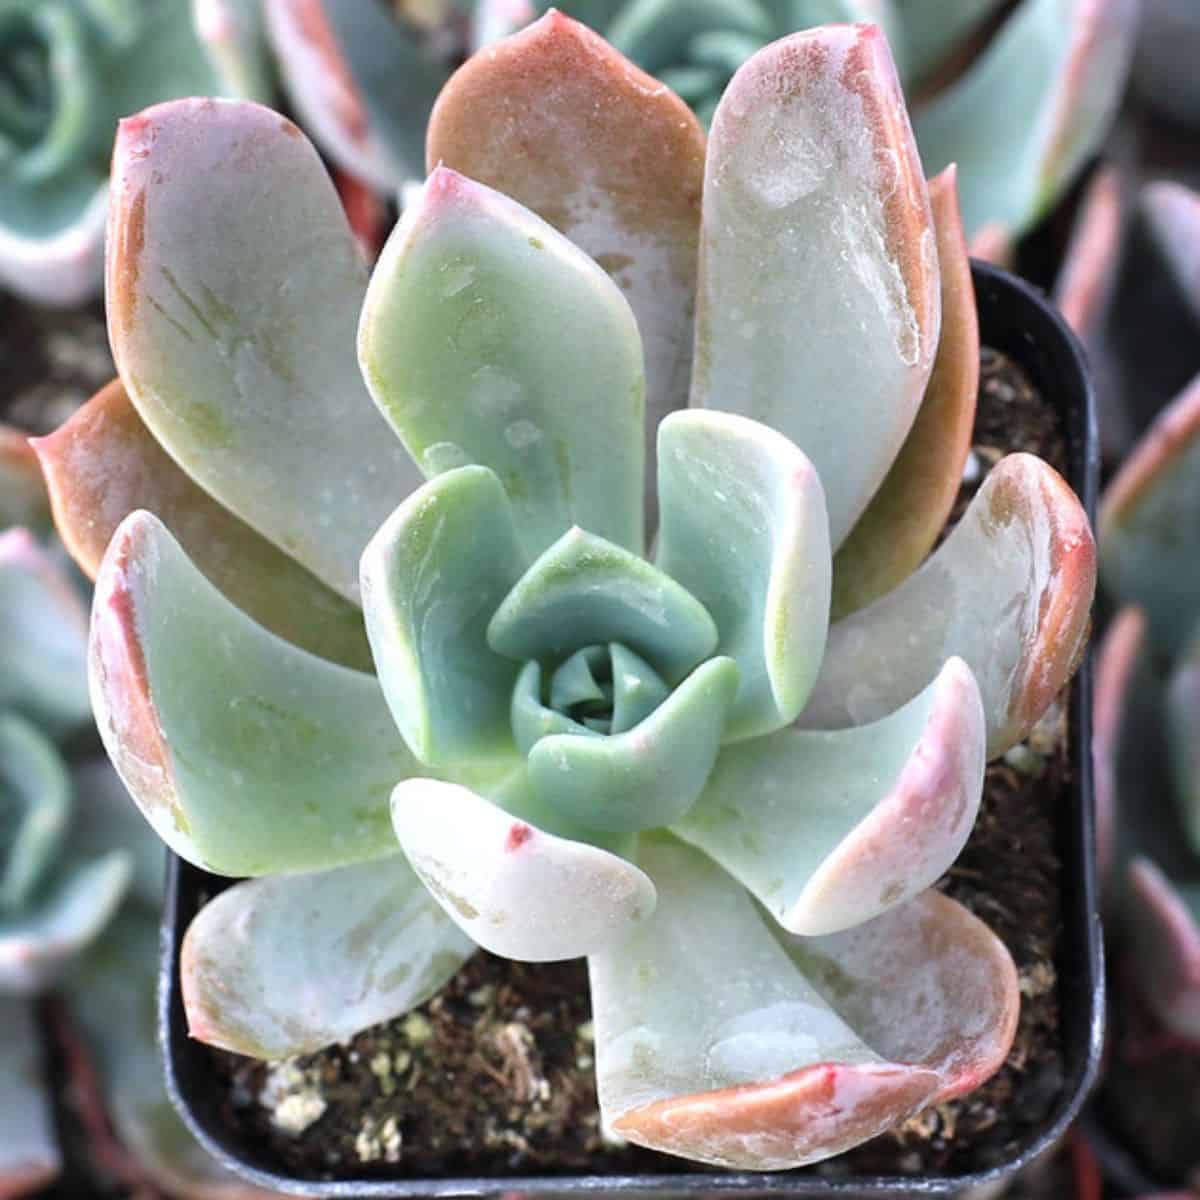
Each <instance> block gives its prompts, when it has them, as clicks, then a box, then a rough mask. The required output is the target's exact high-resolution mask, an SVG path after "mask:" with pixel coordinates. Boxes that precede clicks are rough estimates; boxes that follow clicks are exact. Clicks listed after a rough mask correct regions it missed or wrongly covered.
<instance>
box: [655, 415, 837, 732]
mask: <svg viewBox="0 0 1200 1200" xmlns="http://www.w3.org/2000/svg"><path fill="white" fill-rule="evenodd" d="M658 458H659V463H658V471H659V493H660V496H659V502H660V507H661V512H662V526H661V528H660V530H659V537H658V558H657V561H658V565H659V567H660V568H661V569H662V570H663V571H665V572H666V573H667V574H668V575H670V576H671V577H672V578H673V579H676V580H678V581H679V582H680V583H681V584H683V586H684V587H686V588H687V589H688V590H689V591H690V592H691V593H692V595H694V596H695V597H696V598H697V599H698V600H699V601H700V602H701V603H702V604H703V605H704V606H705V608H706V609H707V610H708V612H709V613H711V615H712V618H713V620H714V621H715V622H716V625H717V630H718V633H719V638H718V641H717V646H716V652H717V653H720V654H727V655H729V656H730V657H731V658H732V659H733V660H734V661H735V662H736V663H737V666H738V672H739V675H740V679H741V683H740V687H739V690H738V695H737V699H736V701H735V702H734V706H733V710H732V711H731V713H730V714H729V719H728V722H727V724H726V728H725V733H724V738H725V740H730V739H733V738H743V737H754V736H757V735H759V734H762V733H768V732H770V731H771V730H773V729H779V728H780V727H781V726H783V725H786V724H787V723H788V722H789V721H793V720H795V718H796V716H797V714H798V713H799V712H800V710H801V709H802V708H803V707H804V702H805V700H807V699H808V694H809V692H810V691H811V690H812V685H813V683H814V681H815V680H816V677H817V671H818V669H819V668H820V665H821V653H822V651H823V649H824V646H825V635H826V631H827V629H828V625H829V578H830V576H829V523H828V519H827V517H826V514H825V496H824V493H823V491H822V488H821V481H820V480H819V479H818V478H817V474H816V472H815V471H814V470H813V466H812V463H810V462H809V461H808V459H807V458H805V456H804V455H803V454H802V453H801V452H800V451H799V450H797V449H796V447H795V446H794V445H793V444H792V443H791V442H789V441H788V440H787V438H785V437H783V436H782V435H781V434H778V433H776V432H775V431H774V430H772V429H768V428H767V427H765V426H763V425H759V424H758V423H757V422H754V421H748V420H746V419H745V418H744V417H737V416H733V415H731V414H729V413H717V412H698V411H691V412H684V413H676V414H673V415H672V416H669V417H668V418H667V419H666V420H665V421H664V422H663V423H662V425H661V427H660V430H659V439H658Z"/></svg>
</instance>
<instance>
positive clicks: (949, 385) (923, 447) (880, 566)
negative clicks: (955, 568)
mask: <svg viewBox="0 0 1200 1200" xmlns="http://www.w3.org/2000/svg"><path fill="white" fill-rule="evenodd" d="M929 202H930V205H931V207H932V209H933V227H934V232H935V234H936V237H937V252H938V270H939V272H940V275H941V285H942V288H941V290H942V333H941V337H940V339H939V340H938V349H937V358H936V359H934V363H933V374H932V375H930V377H929V383H928V385H927V386H926V388H925V398H924V399H923V400H922V401H921V409H920V411H919V412H918V413H917V419H916V420H915V421H914V422H913V427H912V429H911V430H910V431H909V434H908V437H907V438H906V439H905V441H904V446H903V447H902V448H901V450H900V453H899V455H897V457H896V461H895V462H894V463H893V464H892V468H891V470H890V471H888V473H887V478H886V479H884V481H883V483H882V484H881V485H880V487H879V490H878V491H877V492H876V493H875V495H874V496H873V497H872V499H871V503H870V504H868V505H867V509H866V511H865V512H864V513H863V515H862V516H861V517H859V519H858V521H857V522H856V524H855V526H854V529H853V530H852V531H851V533H850V536H849V537H848V538H847V539H846V541H845V542H843V543H842V548H841V549H840V550H839V551H838V553H837V557H836V558H835V559H834V560H833V613H834V619H835V620H836V619H837V618H838V617H842V616H845V615H846V614H847V613H850V612H853V611H854V610H855V609H859V608H863V607H864V606H865V605H867V604H869V603H870V602H871V601H872V600H875V599H876V598H878V597H879V596H882V595H883V594H884V593H885V592H889V591H891V589H892V588H894V587H895V586H896V585H897V584H899V583H902V582H903V581H904V580H905V579H907V578H908V576H909V575H910V574H912V572H913V571H914V570H915V569H916V568H917V566H918V565H919V564H920V562H921V560H922V559H923V558H924V557H925V555H926V554H928V553H929V550H930V548H931V547H932V546H933V544H934V542H936V541H937V537H938V534H939V533H941V531H942V529H943V527H944V526H945V524H946V518H947V517H948V516H949V515H950V509H951V507H952V506H953V504H954V501H955V498H956V497H957V496H958V489H959V485H960V484H961V482H962V474H963V466H964V465H965V463H966V461H967V454H968V453H969V452H970V449H971V428H972V425H973V423H974V420H975V393H976V392H977V390H978V388H979V318H978V316H977V315H976V312H975V288H974V287H973V285H972V283H971V263H970V260H969V259H968V258H967V243H966V240H965V239H964V237H963V228H962V218H961V216H960V215H959V211H958V185H957V172H956V169H955V168H954V167H947V168H946V170H945V171H943V172H942V173H941V174H940V175H938V176H937V178H935V179H931V180H930V181H929Z"/></svg>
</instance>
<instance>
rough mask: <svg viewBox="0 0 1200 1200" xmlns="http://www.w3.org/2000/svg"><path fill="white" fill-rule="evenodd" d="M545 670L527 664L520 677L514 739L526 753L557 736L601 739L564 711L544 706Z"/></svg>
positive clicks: (515, 696)
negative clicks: (552, 735)
mask: <svg viewBox="0 0 1200 1200" xmlns="http://www.w3.org/2000/svg"><path fill="white" fill-rule="evenodd" d="M542 693H543V688H542V667H541V664H540V663H538V662H536V661H530V662H527V663H526V664H525V665H524V666H523V667H522V668H521V671H520V674H519V675H518V676H517V682H516V686H515V687H514V688H513V693H512V708H511V713H510V717H511V720H512V732H513V737H514V738H515V739H516V743H517V748H518V749H519V750H520V751H521V753H522V754H528V753H529V751H530V750H531V749H532V748H533V746H534V744H535V743H536V742H538V741H540V740H541V739H542V738H544V737H549V736H550V735H551V734H556V733H573V734H578V735H580V736H582V737H599V736H600V734H599V733H597V732H596V731H595V730H592V729H589V728H588V727H587V726H586V725H582V724H580V723H579V722H578V721H576V720H574V719H573V718H572V717H570V716H568V715H567V714H566V713H564V712H559V711H558V710H556V709H553V708H549V707H547V706H546V705H545V704H543V703H542Z"/></svg>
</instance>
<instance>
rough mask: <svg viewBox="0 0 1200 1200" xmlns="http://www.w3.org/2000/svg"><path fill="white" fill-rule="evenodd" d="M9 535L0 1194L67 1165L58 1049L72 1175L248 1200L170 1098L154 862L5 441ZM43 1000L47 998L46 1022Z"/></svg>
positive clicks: (76, 611)
mask: <svg viewBox="0 0 1200 1200" xmlns="http://www.w3.org/2000/svg"><path fill="white" fill-rule="evenodd" d="M0 522H2V523H3V525H4V526H5V528H4V531H3V532H0V645H3V647H4V656H3V666H2V667H0V1096H3V1098H4V1102H3V1104H0V1194H2V1195H4V1196H6V1197H9V1196H13V1197H15V1196H23V1195H26V1194H28V1193H32V1192H34V1191H37V1190H39V1189H40V1188H42V1187H43V1186H45V1185H46V1184H47V1183H48V1182H49V1181H50V1180H51V1179H53V1178H54V1177H55V1176H56V1175H57V1174H58V1173H59V1171H60V1170H62V1169H63V1168H64V1160H63V1151H62V1149H61V1147H60V1145H59V1136H58V1119H57V1118H56V1115H55V1102H54V1098H53V1095H52V1086H53V1085H52V1084H51V1082H50V1079H49V1074H48V1071H47V1063H48V1059H49V1051H48V1049H47V1047H48V1044H49V1040H54V1041H55V1042H56V1043H57V1044H59V1046H60V1050H61V1051H64V1054H63V1057H64V1060H65V1061H66V1064H67V1065H66V1069H65V1072H64V1074H65V1076H66V1078H67V1079H68V1080H69V1082H70V1087H69V1091H70V1094H71V1095H72V1096H73V1097H74V1101H75V1104H76V1105H77V1108H78V1112H79V1114H80V1115H79V1120H80V1123H81V1125H82V1127H83V1129H84V1133H85V1135H86V1136H85V1137H84V1138H83V1139H82V1140H84V1141H86V1142H87V1153H88V1155H89V1163H88V1164H87V1165H86V1167H84V1166H83V1164H80V1163H78V1162H76V1163H73V1164H67V1169H68V1171H69V1172H70V1171H78V1170H80V1169H81V1167H82V1168H83V1169H84V1170H87V1171H90V1172H91V1173H92V1177H93V1178H102V1179H106V1180H107V1181H108V1182H109V1183H110V1184H115V1185H119V1186H122V1187H127V1188H130V1189H132V1190H135V1191H136V1189H137V1188H138V1187H139V1186H142V1185H145V1184H147V1183H153V1184H154V1185H156V1186H157V1187H159V1188H162V1189H163V1190H165V1191H166V1192H167V1193H169V1194H171V1195H179V1196H186V1197H200V1196H208V1195H213V1196H217V1195H219V1196H226V1197H229V1196H234V1195H246V1194H248V1192H247V1190H246V1189H245V1188H244V1187H243V1186H242V1185H241V1184H240V1183H237V1182H236V1181H234V1180H233V1179H232V1177H231V1176H229V1175H227V1174H226V1173H225V1172H224V1171H223V1170H222V1169H221V1168H219V1167H218V1166H217V1164H216V1163H214V1162H213V1161H212V1160H211V1159H209V1158H208V1156H207V1154H205V1153H204V1152H203V1151H202V1150H201V1149H200V1148H199V1146H198V1145H197V1144H196V1143H195V1142H194V1141H193V1140H192V1139H191V1137H190V1135H189V1134H188V1133H187V1132H186V1130H184V1129H183V1127H182V1125H181V1123H180V1122H179V1119H178V1118H177V1117H176V1116H175V1114H174V1110H173V1109H172V1108H171V1106H170V1103H169V1102H168V1100H167V1097H166V1093H165V1090H164V1088H163V1084H162V1076H161V1067H160V1063H159V1059H158V1053H157V1048H156V1045H155V1021H154V996H155V976H156V966H157V940H158V939H157V913H158V907H159V903H160V898H161V887H162V872H163V861H162V848H161V844H160V843H159V842H158V840H157V839H156V838H155V837H154V836H153V835H152V834H150V836H147V834H149V830H147V829H146V827H145V823H144V822H142V821H140V820H138V819H137V817H136V814H135V813H131V811H130V806H129V801H128V797H127V795H126V792H125V789H124V787H123V786H122V784H121V781H120V779H119V778H118V777H117V775H116V773H115V772H114V771H113V769H112V767H111V766H110V765H109V763H108V761H107V760H106V759H105V757H104V755H103V753H102V752H100V747H99V746H98V745H97V743H96V740H95V731H94V729H92V728H91V705H90V703H89V701H88V694H87V668H86V646H87V624H88V618H87V608H86V605H85V602H84V597H83V591H82V589H81V587H80V586H79V585H78V583H77V582H76V578H75V572H74V569H73V568H72V567H71V566H70V563H69V561H68V560H67V558H66V556H65V555H64V554H63V553H62V550H61V547H58V546H56V545H55V544H54V543H53V541H52V540H50V541H43V540H41V539H40V537H39V536H38V535H42V534H46V533H48V530H49V504H48V499H47V496H46V492H45V487H44V485H43V483H42V477H41V471H40V469H39V467H38V464H37V460H36V457H35V456H34V453H33V451H32V449H31V448H30V447H29V444H28V442H27V440H26V438H25V437H24V436H23V435H22V434H20V433H18V432H17V431H16V430H12V429H8V428H4V427H0ZM131 816H132V817H133V818H134V819H132V820H131V819H130V818H131ZM50 991H53V993H54V995H55V997H56V1000H55V1002H54V1003H53V1004H52V1005H49V1006H48V1007H46V1006H43V1007H42V1008H41V1009H40V1010H39V1008H38V1007H37V1004H36V1001H37V998H38V997H42V996H45V995H46V994H47V993H49V992H50ZM48 1024H49V1025H50V1026H52V1027H53V1029H52V1032H51V1031H49V1030H48V1028H47V1025H48ZM48 1032H49V1034H50V1036H49V1038H48V1037H47V1036H45V1035H46V1034H47V1033H48ZM83 1062H88V1063H91V1064H92V1066H93V1067H94V1070H95V1073H97V1074H98V1075H99V1077H100V1080H101V1084H100V1087H99V1089H98V1090H97V1089H96V1088H95V1087H94V1086H93V1079H94V1075H93V1072H92V1071H88V1070H83V1069H81V1063H83ZM59 1086H60V1090H62V1091H67V1090H68V1089H67V1088H66V1086H65V1085H62V1084H60V1085H59ZM110 1123H111V1127H112V1128H113V1129H115V1131H116V1134H117V1137H116V1139H114V1138H113V1136H112V1134H111V1133H110V1132H109V1128H110ZM67 1183H68V1186H69V1185H71V1184H74V1185H76V1186H79V1184H78V1176H77V1175H73V1174H68V1179H67Z"/></svg>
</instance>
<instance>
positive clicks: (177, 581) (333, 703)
mask: <svg viewBox="0 0 1200 1200" xmlns="http://www.w3.org/2000/svg"><path fill="white" fill-rule="evenodd" d="M90 667H91V681H92V699H93V703H94V706H95V711H96V724H97V725H98V726H99V729H100V736H101V737H102V739H103V740H104V745H105V748H106V749H107V750H108V753H109V756H110V757H111V758H112V760H113V763H114V765H115V766H116V768H117V770H118V772H119V773H120V775H121V778H122V779H123V780H124V782H125V786H126V787H127V788H128V789H129V791H130V794H131V795H132V796H133V798H134V800H135V801H136V802H137V804H138V806H139V807H140V808H141V810H142V812H143V814H144V815H145V817H146V819H147V820H148V821H149V822H150V824H151V825H153V826H154V828H155V830H156V831H157V832H158V835H159V836H160V837H161V838H162V839H163V841H165V842H166V843H167V845H168V846H170V847H171V849H172V850H174V851H175V852H176V853H177V854H179V855H180V856H182V857H183V858H186V859H187V860H188V861H189V862H194V863H195V864H196V865H197V866H200V867H203V868H204V869H205V870H208V871H214V872H216V873H217V874H222V875H260V874H264V873H267V872H278V871H305V870H318V869H324V868H326V867H331V866H339V865H342V864H344V863H349V862H354V861H357V860H360V859H366V858H373V857H376V856H378V855H382V854H387V853H389V852H390V851H391V850H392V849H394V841H393V838H392V833H391V822H390V820H389V817H388V807H387V802H388V796H389V794H390V793H391V789H392V787H393V785H394V784H395V782H396V781H397V780H398V779H403V778H405V777H406V776H408V775H411V774H412V773H413V772H414V771H415V770H416V769H417V768H418V764H417V762H416V760H415V759H414V758H413V757H412V755H411V754H410V753H409V752H408V750H407V749H406V748H405V746H404V743H403V742H402V741H401V739H400V736H399V734H398V733H397V732H396V727H395V725H394V724H393V723H392V718H391V714H390V713H389V712H388V708H387V704H386V702H385V701H384V698H383V693H382V692H381V691H380V689H379V684H378V682H377V681H376V680H375V678H374V677H373V676H370V675H363V674H360V673H359V672H357V671H351V670H349V669H348V668H346V667H339V666H337V665H336V664H334V663H331V662H327V661H326V660H325V659H321V658H317V657H316V656H315V655H311V654H308V653H306V652H305V651H303V650H300V649H298V648H297V647H295V646H292V645H291V644H290V643H288V642H285V641H283V640H282V639H280V638H277V637H275V636H274V635H273V634H271V633H268V632H267V631H266V630H265V629H263V628H262V627H261V626H260V625H256V624H255V623H254V622H253V621H252V620H251V619H250V618H249V617H247V616H246V615H245V614H244V613H243V612H242V611H241V610H240V609H238V608H236V607H234V605H233V604H232V603H231V602H230V601H228V600H226V599H225V597H224V596H222V595H221V594H220V593H219V592H218V591H217V590H216V588H214V587H213V585H212V584H211V583H209V582H208V580H207V579H205V578H204V576H203V575H202V574H201V573H200V571H199V570H198V569H197V568H196V567H195V566H194V565H193V564H192V562H191V561H190V560H189V559H188V557H187V555H186V554H184V552H183V551H182V550H181V549H180V548H179V545H178V543H177V542H176V541H175V540H174V538H172V537H171V535H170V533H169V532H168V531H167V529H166V527H165V526H164V525H163V524H162V523H161V522H160V521H159V520H158V519H157V518H155V517H153V516H152V515H150V514H149V513H145V512H137V513H133V514H132V515H131V516H129V517H127V518H126V519H125V520H124V521H123V522H122V523H121V525H120V527H119V528H118V529H117V532H116V534H115V535H114V537H113V540H112V544H111V545H110V546H109V549H108V553H107V554H106V556H105V558H104V562H103V563H102V564H101V566H100V572H99V575H98V576H97V579H96V595H95V601H94V606H93V620H92V639H91V648H90Z"/></svg>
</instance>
